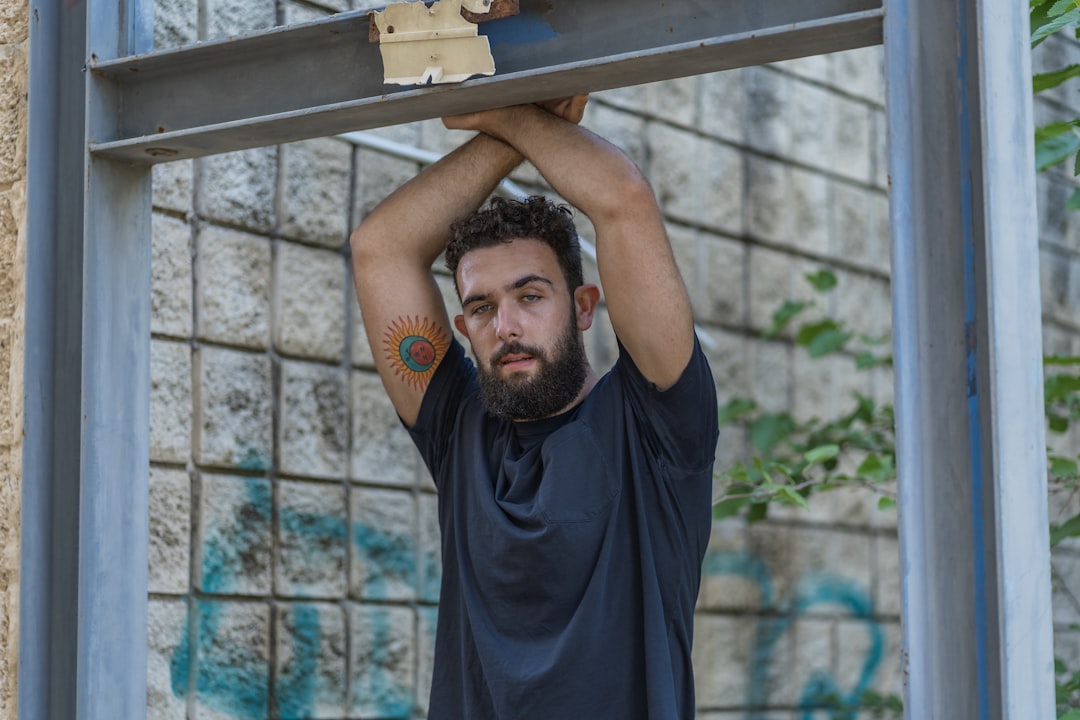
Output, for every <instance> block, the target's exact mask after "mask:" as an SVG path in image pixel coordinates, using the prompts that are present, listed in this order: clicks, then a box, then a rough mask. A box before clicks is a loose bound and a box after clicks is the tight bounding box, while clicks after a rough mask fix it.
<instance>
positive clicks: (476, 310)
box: [472, 304, 491, 315]
mask: <svg viewBox="0 0 1080 720" xmlns="http://www.w3.org/2000/svg"><path fill="white" fill-rule="evenodd" d="M490 309H491V305H487V304H485V305H476V306H474V307H473V309H472V314H473V315H483V314H484V313H486V312H487V311H488V310H490Z"/></svg>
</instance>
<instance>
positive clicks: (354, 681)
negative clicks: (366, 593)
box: [349, 605, 416, 720]
mask: <svg viewBox="0 0 1080 720" xmlns="http://www.w3.org/2000/svg"><path fill="white" fill-rule="evenodd" d="M414 624H415V616H414V613H413V611H412V610H409V609H407V608H400V607H384V606H378V605H351V606H350V607H349V629H350V637H351V639H352V644H351V647H350V654H349V659H350V663H349V668H350V677H349V689H350V697H351V701H350V704H349V713H350V715H353V716H359V717H364V718H385V719H386V720H391V719H392V718H409V717H412V714H413V710H414V708H415V705H416V683H415V680H414V678H415V672H416V667H415V663H416V633H415V631H414Z"/></svg>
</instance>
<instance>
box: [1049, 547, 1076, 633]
mask: <svg viewBox="0 0 1080 720" xmlns="http://www.w3.org/2000/svg"><path fill="white" fill-rule="evenodd" d="M1052 567H1053V592H1052V595H1051V603H1052V605H1053V611H1054V624H1055V625H1072V624H1075V623H1078V622H1080V602H1078V601H1077V598H1080V556H1077V555H1075V554H1073V553H1072V552H1066V551H1064V550H1060V549H1059V550H1057V551H1056V552H1055V553H1054V556H1053V562H1052Z"/></svg>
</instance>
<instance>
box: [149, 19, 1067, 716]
mask: <svg viewBox="0 0 1080 720" xmlns="http://www.w3.org/2000/svg"><path fill="white" fill-rule="evenodd" d="M326 5H327V10H341V9H347V8H348V7H349V2H348V1H347V0H341V1H340V2H336V3H327V4H326ZM354 5H355V6H357V7H359V4H358V3H354ZM319 12H320V11H319V10H318V9H317V8H316V7H315V6H314V5H312V4H311V3H303V4H299V3H297V4H294V3H292V2H288V0H278V1H277V2H276V4H275V2H274V1H273V0H247V1H246V2H223V1H220V0H201V1H200V2H199V3H193V2H188V1H186V0H162V2H159V3H158V9H157V41H158V45H159V46H165V45H175V44H180V43H184V42H190V41H194V40H197V39H206V38H211V37H216V36H220V35H224V34H230V33H234V32H244V31H249V30H257V29H260V28H264V27H268V26H270V25H273V24H274V23H275V22H296V21H298V20H301V19H307V18H310V17H313V16H315V15H317V14H318V13H319ZM1070 47H1071V46H1070ZM1070 51H1071V50H1070ZM330 71H333V72H343V71H351V70H346V69H332V70H330ZM883 85H884V82H883V73H882V68H881V54H880V51H879V50H877V49H868V50H860V51H856V52H849V53H843V54H838V55H833V56H827V57H818V58H809V59H805V60H800V61H795V62H788V63H782V64H779V65H775V66H769V67H761V68H752V69H747V70H742V71H736V72H729V73H723V74H716V75H709V76H702V77H695V78H687V79H683V80H678V81H673V82H667V83H660V84H656V85H646V86H640V87H634V88H625V89H621V90H617V91H612V92H606V93H600V94H597V95H596V96H594V98H593V101H592V102H591V103H590V106H589V110H588V113H587V115H586V119H585V124H586V125H588V126H589V127H591V128H593V129H595V130H596V131H598V132H600V133H601V134H603V135H605V136H607V137H609V138H611V139H612V140H613V141H614V142H616V143H617V144H618V145H620V146H621V147H623V148H624V149H625V150H626V151H627V152H628V153H629V154H630V155H631V156H632V157H633V158H634V159H635V160H636V161H637V162H638V163H639V164H640V165H641V166H642V168H643V169H644V170H645V172H646V173H647V175H648V177H649V178H650V180H651V182H652V183H653V185H654V188H655V189H656V192H657V195H658V196H659V198H660V200H661V202H662V204H663V206H664V210H665V213H666V215H667V219H668V224H669V229H670V234H671V238H672V243H673V246H674V249H675V253H676V256H677V259H678V261H679V264H680V266H681V268H682V270H683V273H684V276H685V278H686V281H687V284H688V286H689V289H690V293H691V296H692V299H693V303H694V309H695V314H696V318H697V320H698V322H699V324H700V325H701V326H702V327H703V328H704V330H705V333H706V334H707V336H708V338H709V339H710V340H711V345H710V348H709V350H708V353H709V356H710V360H711V362H712V366H713V370H714V373H715V375H716V378H717V384H718V388H719V392H720V395H721V401H724V400H726V399H729V398H731V397H733V396H736V395H747V396H751V397H753V398H755V399H756V400H757V402H758V403H760V404H761V405H762V406H763V407H765V408H768V409H771V410H783V409H791V410H793V411H794V412H795V413H797V414H798V415H799V416H801V417H811V416H815V415H816V416H820V417H835V416H836V415H837V414H839V413H840V412H841V411H843V410H845V409H847V408H848V407H849V406H850V404H851V403H852V400H851V393H852V392H853V391H858V392H860V393H863V394H865V395H868V396H871V397H873V398H875V399H876V400H878V401H879V402H891V393H892V389H891V388H892V378H891V373H890V372H889V371H888V370H887V369H883V368H876V369H873V370H868V371H859V372H855V371H853V370H852V368H853V364H852V361H851V359H850V358H847V357H837V358H835V359H826V360H814V361H812V360H809V359H808V358H807V356H806V354H805V353H804V352H803V351H802V350H800V349H798V348H796V347H794V345H793V343H792V342H791V339H790V337H784V336H781V337H778V338H769V337H766V336H765V334H764V330H765V329H766V328H767V327H768V326H769V324H770V322H771V313H772V311H773V310H775V309H776V308H777V307H778V306H779V304H780V303H781V302H783V301H784V300H788V299H794V298H809V297H810V296H811V295H812V293H811V291H810V289H809V286H808V285H807V284H806V283H805V282H804V281H803V279H802V276H803V275H804V274H806V273H808V272H811V271H814V270H817V269H820V268H829V269H831V270H832V271H833V272H835V273H836V275H837V276H838V278H839V288H838V290H837V291H836V292H833V293H831V294H829V295H828V296H827V298H824V299H822V298H818V300H817V301H818V303H819V310H818V311H819V312H824V313H827V314H829V315H831V316H833V317H836V318H839V319H842V320H843V321H845V322H846V323H848V324H849V325H850V326H852V327H853V328H854V329H856V330H857V331H859V332H861V333H866V334H868V335H871V336H881V335H884V334H887V333H888V332H889V330H890V307H889V280H888V273H889V239H888V203H887V196H886V187H887V181H886V158H885V120H884V112H883V107H882V106H883V98H884V92H883ZM379 134H382V135H385V136H388V137H390V138H392V139H394V140H397V141H399V142H405V143H409V144H411V145H415V146H417V147H420V148H424V149H428V150H432V151H437V152H445V151H446V150H448V149H449V148H451V147H453V146H455V145H456V144H458V143H460V142H461V141H463V140H464V139H465V138H466V137H467V135H464V134H460V133H450V132H447V131H445V130H444V129H443V128H442V126H441V124H440V123H438V122H437V121H432V122H424V123H416V124H412V125H404V126H397V127H392V128H386V129H384V130H381V131H379ZM418 169H419V166H418V165H417V164H416V163H414V162H411V161H406V160H401V159H397V158H394V157H390V156H388V155H383V154H380V153H376V152H373V151H369V150H365V149H360V148H354V147H352V146H351V145H350V144H348V143H346V142H344V141H342V140H339V139H332V138H328V139H321V140H314V141H309V142H303V143H297V144H293V145H288V146H282V147H276V148H265V149H259V150H252V151H247V152H243V153H235V154H230V155H224V156H219V157H212V158H207V159H203V160H199V161H195V162H185V163H178V164H174V165H164V166H159V167H157V168H155V175H154V203H155V214H154V221H153V242H154V256H153V273H154V277H153V321H152V328H151V330H152V354H151V358H152V368H151V375H152V397H151V402H152V406H151V422H152V425H151V459H152V463H151V465H152V467H151V480H150V482H151V488H150V490H151V517H150V522H151V566H150V625H151V627H150V667H149V685H150V690H149V698H148V703H149V706H150V716H151V717H153V718H167V719H171V718H176V719H177V720H179V719H180V718H186V717H197V718H200V719H201V718H262V717H282V718H286V717H288V718H303V717H311V718H315V717H318V718H375V717H378V718H388V717H403V718H407V717H411V716H421V717H422V716H423V715H424V713H425V710H426V702H427V688H428V682H429V676H430V668H431V651H432V644H433V638H434V625H435V616H436V612H437V598H438V586H439V562H438V531H437V523H436V513H435V495H434V491H433V487H432V484H431V482H430V479H429V478H428V477H427V474H426V471H425V470H424V468H423V466H422V463H420V462H419V461H418V457H417V455H416V453H415V451H414V450H413V449H412V447H411V445H410V443H409V441H408V438H407V437H406V435H405V433H404V431H403V430H402V428H401V426H400V424H399V422H398V421H397V419H396V417H395V415H394V413H393V410H392V408H391V407H390V405H389V403H388V402H387V400H386V399H385V397H384V396H383V393H382V390H381V385H380V384H379V381H378V378H377V376H376V375H375V373H374V369H373V365H372V359H371V352H370V350H369V349H368V348H367V346H366V342H365V341H364V337H363V329H362V327H361V326H360V318H359V312H358V308H357V306H356V301H355V297H354V294H353V291H352V287H351V278H350V275H349V269H348V268H349V264H348V255H347V253H348V249H347V243H346V238H347V233H348V230H349V228H350V227H352V226H353V225H354V224H355V223H356V222H358V221H359V219H360V218H361V217H362V216H363V215H364V213H365V212H367V211H368V210H369V209H370V208H371V207H373V206H374V204H375V203H377V202H378V201H379V200H380V199H381V198H382V197H384V196H385V195H386V194H387V193H389V192H390V191H391V190H392V189H394V188H395V187H397V186H398V185H399V184H401V183H402V182H404V181H405V180H407V179H408V178H410V177H411V176H413V175H414V174H415V173H416V171H417V170H418ZM515 180H516V181H518V182H519V183H520V184H522V185H524V186H526V187H527V188H529V189H542V188H540V187H539V185H538V183H539V178H538V176H537V174H536V173H535V171H534V170H531V169H529V168H522V169H521V170H520V171H519V172H518V173H516V175H515ZM1042 182H1043V184H1042V185H1041V188H1042V190H1043V194H1044V195H1047V196H1051V197H1056V195H1055V194H1056V193H1059V190H1057V186H1056V185H1054V184H1053V183H1051V182H1050V181H1049V180H1044V181H1042ZM1054 212H1056V211H1052V210H1047V213H1048V214H1049V215H1052V217H1049V218H1045V219H1044V225H1045V224H1049V225H1050V226H1052V228H1054V229H1051V231H1050V233H1051V236H1050V237H1049V240H1048V243H1047V244H1046V248H1047V249H1046V250H1045V251H1044V253H1045V254H1044V257H1045V256H1046V255H1049V256H1052V258H1053V260H1047V263H1046V266H1047V268H1048V271H1049V272H1056V273H1057V274H1058V276H1059V277H1058V279H1057V280H1055V281H1052V284H1051V288H1052V289H1051V290H1050V291H1048V292H1050V293H1051V295H1050V296H1047V294H1046V293H1045V292H1044V298H1046V301H1047V302H1048V307H1047V311H1046V312H1047V318H1048V320H1047V322H1048V325H1047V327H1048V333H1047V338H1048V340H1047V342H1048V346H1051V347H1054V348H1060V349H1061V350H1063V351H1064V350H1069V351H1072V352H1075V351H1077V350H1078V349H1080V346H1078V344H1077V340H1076V339H1075V334H1076V331H1077V330H1078V329H1080V324H1078V321H1077V318H1078V316H1080V295H1078V294H1077V292H1076V290H1075V289H1076V288H1077V287H1080V279H1078V278H1080V275H1077V274H1076V273H1077V271H1078V270H1080V260H1078V253H1077V249H1078V245H1077V242H1076V240H1075V238H1077V237H1080V234H1078V233H1077V232H1076V228H1077V226H1078V222H1080V221H1077V220H1075V218H1074V217H1073V216H1068V215H1064V214H1062V213H1058V214H1054ZM582 225H583V227H582V231H583V234H585V235H588V234H589V228H588V227H587V225H588V223H587V221H585V220H584V219H582ZM1054 233H1056V234H1054ZM1062 262H1064V263H1065V267H1066V268H1067V269H1066V270H1065V271H1062V270H1061V268H1060V263H1062ZM1063 272H1064V275H1062V273H1063ZM587 273H589V274H592V275H593V276H595V268H591V267H590V268H588V269H587ZM1061 277H1064V280H1061ZM443 280H444V283H443V287H444V289H445V290H446V295H447V297H448V298H450V299H451V302H456V301H455V300H453V293H452V290H450V285H449V282H447V278H443ZM1054 282H1056V283H1057V284H1053V283H1054ZM1062 282H1063V283H1064V285H1062V284H1061V283H1062ZM1052 303H1056V304H1052ZM588 347H589V352H590V356H591V357H592V358H593V360H594V364H596V365H597V366H599V367H601V368H603V367H606V366H607V365H609V364H610V363H611V362H612V361H613V360H614V354H615V350H614V341H613V337H612V335H611V333H610V329H603V328H601V329H597V330H594V331H592V332H590V334H589V340H588ZM746 452H747V438H746V437H745V433H744V432H743V431H741V430H738V429H726V430H725V431H724V434H723V436H722V438H721V442H720V445H719V447H718V456H719V460H718V468H719V467H723V466H726V465H728V464H730V463H731V462H732V461H734V460H735V459H738V458H739V457H742V456H743V455H744V454H745V453H746ZM876 505H877V497H876V496H874V495H872V494H862V493H855V492H847V493H840V492H836V493H830V494H826V495H823V496H821V497H820V499H819V500H817V501H815V502H814V504H813V508H812V510H811V511H809V512H807V511H803V510H780V511H777V512H775V513H773V514H772V517H771V518H770V519H769V520H766V521H763V522H760V523H756V524H753V525H747V524H746V523H745V522H744V521H742V520H728V521H724V522H718V523H717V524H716V526H715V530H714V534H713V540H712V543H711V548H710V551H709V555H708V557H707V559H706V563H705V577H704V584H703V589H702V593H701V598H700V602H699V613H698V617H697V623H696V641H695V650H694V652H695V663H696V669H697V682H698V701H699V708H700V713H699V715H700V717H701V718H703V719H704V718H708V719H709V720H735V719H736V718H749V717H754V718H763V717H766V715H767V716H768V717H770V718H780V717H784V718H790V717H803V715H802V713H801V712H800V711H799V708H800V706H802V705H803V704H804V703H805V702H806V701H807V699H808V698H811V697H814V696H815V695H820V694H822V693H825V694H828V693H831V694H833V695H834V696H837V697H840V698H843V699H854V698H857V697H858V696H859V695H860V694H861V693H862V692H863V691H866V690H874V691H877V692H879V693H883V694H899V693H900V690H901V688H900V681H901V680H900V677H901V676H900V649H899V648H900V629H899V612H900V606H899V588H898V583H899V573H898V562H897V555H898V547H897V540H896V522H895V515H894V514H892V513H890V512H881V511H879V510H877V507H876ZM1068 562H1071V563H1073V565H1075V564H1076V563H1077V562H1080V561H1078V560H1075V559H1073V560H1069V561H1068ZM1070 567H1072V566H1070ZM1073 577H1075V573H1073ZM1062 612H1063V614H1062V615H1061V616H1060V617H1058V618H1057V619H1058V620H1059V621H1060V622H1061V623H1062V627H1065V625H1066V624H1067V623H1068V622H1070V620H1069V618H1071V617H1072V616H1073V614H1074V613H1073V614H1070V613H1072V611H1071V610H1067V611H1062ZM1078 654H1080V653H1078ZM825 715H827V713H823V714H822V715H821V716H825ZM815 717H816V716H815ZM837 717H840V716H839V715H838V716H837Z"/></svg>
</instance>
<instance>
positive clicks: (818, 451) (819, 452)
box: [803, 444, 840, 465]
mask: <svg viewBox="0 0 1080 720" xmlns="http://www.w3.org/2000/svg"><path fill="white" fill-rule="evenodd" d="M839 454H840V446H839V445H835V444H831V445H818V446H817V447H816V448H813V449H811V450H808V451H807V452H806V453H805V454H804V455H803V457H805V458H806V462H808V463H810V464H811V465H813V464H814V463H821V462H825V461H826V460H832V459H833V458H834V457H836V456H837V455H839Z"/></svg>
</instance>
